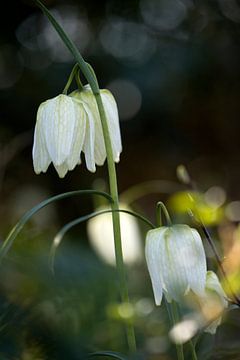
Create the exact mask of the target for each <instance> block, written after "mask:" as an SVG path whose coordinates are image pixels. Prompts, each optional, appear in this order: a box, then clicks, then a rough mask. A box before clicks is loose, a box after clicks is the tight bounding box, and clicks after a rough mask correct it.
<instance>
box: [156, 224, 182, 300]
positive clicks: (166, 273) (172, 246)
mask: <svg viewBox="0 0 240 360" xmlns="http://www.w3.org/2000/svg"><path fill="white" fill-rule="evenodd" d="M176 235H179V234H178V232H177V234H176V232H175V226H171V227H168V228H166V230H165V232H164V234H163V239H162V241H161V246H160V252H161V258H160V264H161V265H160V266H161V269H162V277H163V281H164V286H165V288H166V292H167V296H166V298H167V299H174V300H175V301H180V300H181V298H182V297H183V296H184V295H185V293H186V291H187V289H188V280H187V273H186V268H185V263H184V260H183V259H182V256H181V254H180V247H179V242H177V241H176V239H177V236H176Z"/></svg>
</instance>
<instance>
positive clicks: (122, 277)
mask: <svg viewBox="0 0 240 360" xmlns="http://www.w3.org/2000/svg"><path fill="white" fill-rule="evenodd" d="M35 2H36V3H37V4H38V6H39V7H40V8H41V10H42V11H43V12H44V14H45V15H46V16H47V17H48V19H49V20H50V22H51V23H52V25H53V26H54V28H55V30H56V31H57V32H58V34H59V36H60V37H61V39H62V40H63V42H64V44H65V45H66V46H67V48H68V49H69V51H70V52H71V54H72V55H73V57H74V59H75V60H76V62H77V63H78V64H79V67H80V69H81V71H82V73H83V74H84V76H85V78H86V79H87V81H88V83H89V85H90V87H91V89H92V92H93V94H94V96H95V99H96V102H97V106H98V111H99V115H100V119H101V123H102V129H103V136H104V142H105V147H106V153H107V164H108V173H109V185H110V194H111V196H112V199H113V203H112V210H118V209H119V200H118V186H117V177H116V169H115V163H114V159H113V152H112V144H111V139H110V135H109V130H108V124H107V119H106V114H105V111H104V107H103V103H102V99H101V95H100V90H99V86H98V82H97V79H96V75H95V73H94V71H93V69H92V68H91V66H90V65H89V64H88V63H86V62H85V61H84V59H83V57H82V55H81V54H80V53H79V51H78V49H77V47H76V46H75V44H74V43H73V42H72V40H71V39H69V37H68V36H67V34H66V33H65V32H64V30H63V29H62V28H61V26H60V25H59V24H58V22H57V21H56V20H55V18H54V17H53V16H52V14H51V13H50V12H49V11H48V9H47V8H46V7H45V6H44V5H43V4H42V3H41V1H40V0H35ZM112 220H113V233H114V244H115V255H116V264H117V271H118V275H119V287H120V295H121V300H122V301H123V302H126V303H128V302H129V296H128V288H127V281H126V273H125V268H124V262H123V254H122V242H121V230H120V220H119V213H118V212H115V211H114V212H113V213H112ZM126 326H127V328H126V330H127V340H128V345H129V350H130V351H131V352H135V351H136V340H135V333H134V328H133V324H131V323H129V324H127V325H126Z"/></svg>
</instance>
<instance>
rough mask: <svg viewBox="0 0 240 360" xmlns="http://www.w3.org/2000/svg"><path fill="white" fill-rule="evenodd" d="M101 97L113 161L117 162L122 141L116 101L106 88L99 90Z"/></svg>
mask: <svg viewBox="0 0 240 360" xmlns="http://www.w3.org/2000/svg"><path fill="white" fill-rule="evenodd" d="M101 98H102V102H103V106H104V110H105V113H106V117H107V122H108V129H109V133H110V138H111V142H112V150H113V157H114V161H115V162H118V161H119V159H120V153H121V152H122V141H121V133H120V126H119V117H118V109H117V104H116V101H115V99H114V97H113V95H112V94H111V93H110V91H108V90H101Z"/></svg>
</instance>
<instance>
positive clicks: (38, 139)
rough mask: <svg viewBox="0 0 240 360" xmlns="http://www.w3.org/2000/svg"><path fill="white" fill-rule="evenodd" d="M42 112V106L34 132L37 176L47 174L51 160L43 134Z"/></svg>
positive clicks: (34, 156)
mask: <svg viewBox="0 0 240 360" xmlns="http://www.w3.org/2000/svg"><path fill="white" fill-rule="evenodd" d="M42 111H43V107H42V105H40V107H39V109H38V113H37V122H36V126H35V130H34V141H33V151H32V156H33V167H34V171H35V172H36V174H39V173H40V172H41V171H42V172H46V171H47V168H48V166H49V164H50V163H51V159H50V157H49V154H48V151H47V147H46V141H45V138H44V135H43V132H42Z"/></svg>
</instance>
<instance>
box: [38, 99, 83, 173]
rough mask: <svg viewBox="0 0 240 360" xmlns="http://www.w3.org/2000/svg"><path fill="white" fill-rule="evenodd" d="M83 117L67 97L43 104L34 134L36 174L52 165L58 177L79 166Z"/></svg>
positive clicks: (76, 106) (81, 112)
mask: <svg viewBox="0 0 240 360" xmlns="http://www.w3.org/2000/svg"><path fill="white" fill-rule="evenodd" d="M85 135H86V113H85V111H84V109H83V107H81V106H79V104H78V103H77V102H76V101H75V100H74V99H73V98H71V97H69V96H67V95H58V96H56V97H55V98H53V99H50V100H47V101H45V102H43V103H42V104H41V105H40V106H39V109H38V113H37V122H36V127H35V132H34V144H33V166H34V171H35V172H36V173H37V174H39V173H40V172H46V171H47V169H48V166H49V165H50V163H51V162H52V163H53V165H54V167H55V169H56V171H57V173H58V175H59V177H61V178H63V177H64V176H65V175H66V173H67V171H68V170H73V169H74V168H75V166H76V165H77V164H80V162H81V160H80V153H81V151H82V148H83V144H84V141H86V136H85Z"/></svg>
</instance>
